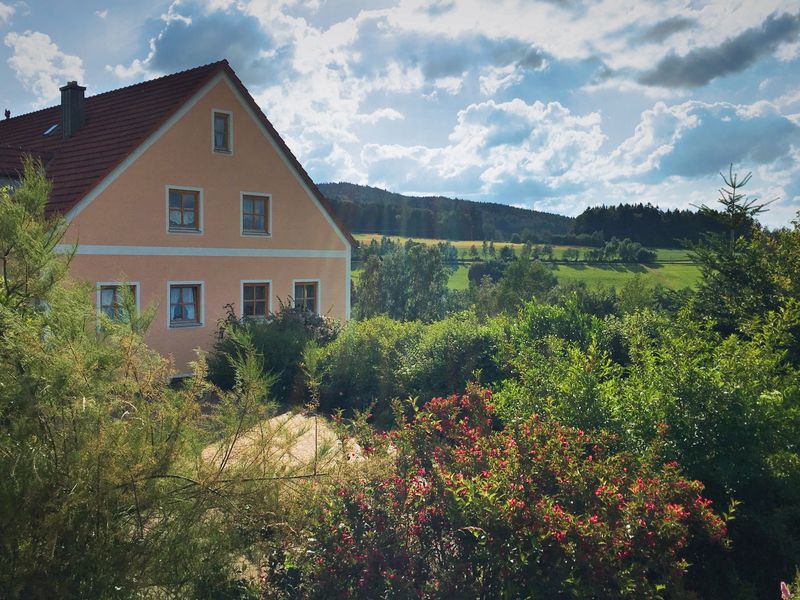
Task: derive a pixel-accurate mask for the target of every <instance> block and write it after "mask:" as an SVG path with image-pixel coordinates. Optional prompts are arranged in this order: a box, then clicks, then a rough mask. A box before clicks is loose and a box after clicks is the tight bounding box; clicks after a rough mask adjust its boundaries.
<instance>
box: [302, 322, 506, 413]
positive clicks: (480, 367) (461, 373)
mask: <svg viewBox="0 0 800 600" xmlns="http://www.w3.org/2000/svg"><path fill="white" fill-rule="evenodd" d="M504 335H505V332H504V331H503V328H502V327H501V326H500V325H499V323H490V324H481V323H480V322H479V321H478V319H477V316H476V315H475V314H474V313H470V312H463V313H459V314H455V315H452V316H450V317H448V318H447V319H444V320H442V321H439V322H436V323H433V324H430V325H423V324H420V323H418V322H411V323H402V322H398V321H393V320H391V319H388V318H386V317H376V318H374V319H367V320H365V321H355V322H351V323H349V324H348V325H347V327H346V328H345V329H344V330H343V331H342V333H341V335H340V336H339V337H338V338H337V339H336V340H335V341H334V342H333V343H331V344H329V345H328V346H325V347H323V348H321V349H320V350H319V357H318V363H317V365H318V373H319V382H320V384H319V390H320V399H321V406H322V408H323V409H324V410H327V411H332V410H334V409H337V408H341V409H346V410H348V411H354V410H365V409H367V408H369V407H372V410H373V412H374V413H375V416H376V420H377V421H378V422H379V423H381V424H383V425H385V424H388V423H390V422H391V419H392V415H391V401H392V400H394V399H396V398H405V397H408V396H416V397H421V398H426V397H432V396H434V395H438V394H447V393H450V392H452V391H453V390H456V389H459V388H463V387H464V385H466V383H467V382H469V381H474V380H478V379H480V380H481V381H483V382H494V381H499V380H501V379H502V378H503V377H504V376H505V375H506V373H505V371H504V370H503V368H502V366H501V365H499V364H498V363H497V362H496V359H497V356H498V346H499V345H500V343H501V340H502V338H503V336H504Z"/></svg>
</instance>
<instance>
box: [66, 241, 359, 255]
mask: <svg viewBox="0 0 800 600" xmlns="http://www.w3.org/2000/svg"><path fill="white" fill-rule="evenodd" d="M73 249H75V254H90V255H106V256H227V257H236V256H241V257H252V258H348V255H349V254H350V253H349V252H348V251H347V250H293V249H291V248H200V247H193V246H104V245H95V244H80V245H78V246H77V248H75V246H72V245H69V244H59V245H58V246H56V252H71V251H72V250H73Z"/></svg>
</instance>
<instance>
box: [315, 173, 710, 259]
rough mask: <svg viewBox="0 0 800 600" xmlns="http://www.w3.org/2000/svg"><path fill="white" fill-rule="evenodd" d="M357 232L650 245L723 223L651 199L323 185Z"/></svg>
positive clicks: (694, 236) (695, 236)
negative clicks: (541, 203) (536, 204)
mask: <svg viewBox="0 0 800 600" xmlns="http://www.w3.org/2000/svg"><path fill="white" fill-rule="evenodd" d="M319 188H320V190H321V191H322V193H323V194H325V196H326V197H327V198H328V199H329V200H330V201H331V202H332V203H333V206H334V208H335V210H336V212H337V214H338V215H339V216H340V217H341V219H342V220H343V221H344V224H345V225H346V226H347V227H348V228H349V229H350V231H353V232H355V233H379V234H384V235H403V236H408V237H417V238H437V239H448V240H495V241H510V240H511V238H512V237H513V236H514V234H518V235H519V239H520V240H521V241H531V242H535V243H542V242H547V243H555V244H577V245H581V246H602V245H603V243H604V241H608V240H610V239H611V238H613V237H616V238H618V239H620V240H622V239H625V238H629V239H630V240H632V241H634V242H639V243H640V244H642V245H644V246H649V247H651V248H655V247H658V248H677V247H681V246H682V245H683V241H684V240H690V241H693V242H696V241H698V240H700V238H701V237H702V236H703V234H705V233H710V232H720V231H722V228H723V227H722V225H721V224H720V222H719V221H717V220H716V219H714V217H713V216H711V215H709V214H702V213H699V212H696V211H692V210H677V209H675V210H662V209H660V208H658V207H657V206H653V205H651V204H620V205H618V206H594V207H590V208H587V209H586V210H584V211H583V212H582V213H581V214H580V215H578V216H577V217H574V218H573V217H565V216H563V215H556V214H552V213H546V212H539V211H535V210H527V209H524V208H515V207H513V206H508V205H505V204H494V203H489V202H473V201H471V200H458V199H454V198H445V197H442V196H425V197H421V196H404V195H402V194H395V193H393V192H388V191H386V190H382V189H380V188H376V187H370V186H365V185H356V184H354V183H323V184H320V186H319Z"/></svg>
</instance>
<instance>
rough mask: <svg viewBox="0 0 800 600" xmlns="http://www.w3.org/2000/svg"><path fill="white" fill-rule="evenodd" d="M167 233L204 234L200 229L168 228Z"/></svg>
mask: <svg viewBox="0 0 800 600" xmlns="http://www.w3.org/2000/svg"><path fill="white" fill-rule="evenodd" d="M167 233H177V234H187V235H203V232H202V231H200V230H199V229H167Z"/></svg>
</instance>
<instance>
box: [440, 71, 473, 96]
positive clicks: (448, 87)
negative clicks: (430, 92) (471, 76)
mask: <svg viewBox="0 0 800 600" xmlns="http://www.w3.org/2000/svg"><path fill="white" fill-rule="evenodd" d="M464 75H466V73H465V74H463V75H462V76H461V77H440V78H439V79H434V81H433V85H434V87H436V88H437V89H440V90H443V91H445V92H447V93H448V94H450V95H452V96H455V95H456V94H458V93H459V92H460V91H461V88H462V87H464Z"/></svg>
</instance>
